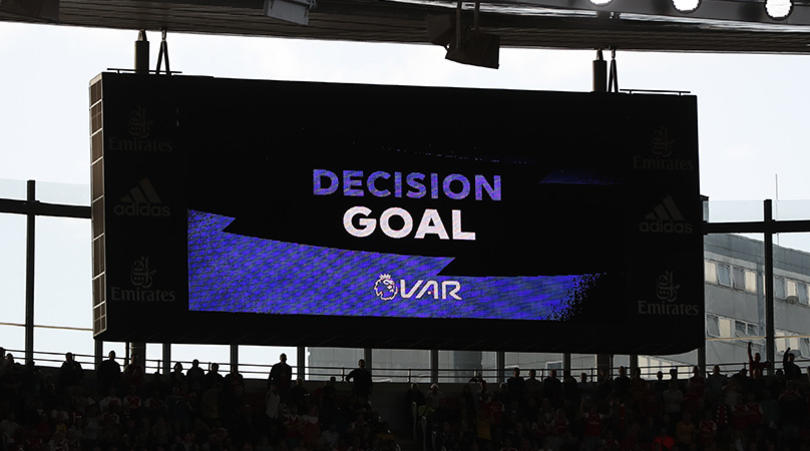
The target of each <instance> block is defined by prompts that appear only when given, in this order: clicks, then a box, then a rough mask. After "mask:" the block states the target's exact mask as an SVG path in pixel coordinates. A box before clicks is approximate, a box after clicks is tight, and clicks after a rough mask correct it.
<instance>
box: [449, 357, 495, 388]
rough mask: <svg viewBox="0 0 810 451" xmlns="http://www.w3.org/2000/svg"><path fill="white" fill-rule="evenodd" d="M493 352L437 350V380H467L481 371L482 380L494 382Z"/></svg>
mask: <svg viewBox="0 0 810 451" xmlns="http://www.w3.org/2000/svg"><path fill="white" fill-rule="evenodd" d="M496 367H497V361H496V355H495V353H494V352H483V351H439V382H442V383H449V382H467V381H469V380H470V378H471V377H473V375H474V374H475V372H476V371H481V372H482V376H483V377H484V380H485V381H487V382H488V383H494V382H495V381H496V379H497V375H496V372H495V368H496Z"/></svg>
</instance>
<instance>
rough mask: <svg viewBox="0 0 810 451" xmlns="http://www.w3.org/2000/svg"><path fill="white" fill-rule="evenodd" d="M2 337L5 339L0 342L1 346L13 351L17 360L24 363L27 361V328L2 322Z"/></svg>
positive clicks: (0, 333)
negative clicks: (5, 324)
mask: <svg viewBox="0 0 810 451" xmlns="http://www.w3.org/2000/svg"><path fill="white" fill-rule="evenodd" d="M0 337H1V338H2V340H3V341H1V342H0V346H2V347H4V348H5V349H6V351H8V352H11V353H12V354H13V355H14V359H15V361H16V362H18V363H23V362H24V361H25V328H24V327H19V326H3V325H1V324H0Z"/></svg>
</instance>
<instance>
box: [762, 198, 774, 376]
mask: <svg viewBox="0 0 810 451" xmlns="http://www.w3.org/2000/svg"><path fill="white" fill-rule="evenodd" d="M763 204H764V205H763V207H764V211H763V213H764V219H765V356H766V357H765V358H766V359H768V374H773V368H774V365H773V364H774V358H776V352H775V349H774V348H775V346H774V335H775V334H774V332H775V331H774V324H773V202H772V201H771V199H765V202H764V203H763Z"/></svg>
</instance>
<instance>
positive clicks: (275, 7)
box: [264, 0, 315, 25]
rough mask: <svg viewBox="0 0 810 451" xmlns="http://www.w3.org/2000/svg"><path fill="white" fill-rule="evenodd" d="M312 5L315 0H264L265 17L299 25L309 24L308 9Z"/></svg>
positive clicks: (312, 6) (313, 5)
mask: <svg viewBox="0 0 810 451" xmlns="http://www.w3.org/2000/svg"><path fill="white" fill-rule="evenodd" d="M314 7H315V0H264V14H265V15H266V16H267V17H272V18H274V19H279V20H283V21H286V22H292V23H297V24H299V25H308V24H309V10H310V9H312V8H314Z"/></svg>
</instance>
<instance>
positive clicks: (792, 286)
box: [785, 279, 799, 296]
mask: <svg viewBox="0 0 810 451" xmlns="http://www.w3.org/2000/svg"><path fill="white" fill-rule="evenodd" d="M785 288H786V290H785V293H786V294H787V295H788V296H798V295H799V292H798V290H797V286H796V281H795V280H790V279H785Z"/></svg>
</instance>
